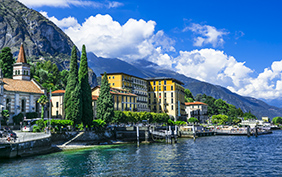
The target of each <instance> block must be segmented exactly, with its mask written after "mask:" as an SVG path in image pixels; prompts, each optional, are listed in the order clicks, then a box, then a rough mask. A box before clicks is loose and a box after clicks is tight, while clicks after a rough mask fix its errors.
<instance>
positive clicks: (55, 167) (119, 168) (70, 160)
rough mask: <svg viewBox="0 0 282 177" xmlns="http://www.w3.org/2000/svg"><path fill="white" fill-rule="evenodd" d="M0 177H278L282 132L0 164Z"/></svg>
mask: <svg viewBox="0 0 282 177" xmlns="http://www.w3.org/2000/svg"><path fill="white" fill-rule="evenodd" d="M0 176H17V177H18V176H28V177H29V176H282V131H280V130H279V131H274V132H273V134H269V135H261V136H259V137H257V138H256V137H249V138H248V137H246V136H209V137H200V138H198V139H196V141H193V140H192V139H179V142H178V143H177V144H173V145H171V144H162V143H154V144H148V145H146V144H141V145H140V147H139V148H138V147H137V146H136V144H126V145H111V146H97V147H94V148H90V149H84V150H74V151H64V152H59V153H53V154H48V155H42V156H36V157H28V158H20V159H11V160H0Z"/></svg>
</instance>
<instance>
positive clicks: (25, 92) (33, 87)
mask: <svg viewBox="0 0 282 177" xmlns="http://www.w3.org/2000/svg"><path fill="white" fill-rule="evenodd" d="M0 80H1V84H0V85H1V89H0V104H1V107H2V109H1V111H2V110H5V109H7V110H8V111H9V114H10V118H9V123H12V122H13V119H12V117H13V116H14V115H17V114H19V113H23V114H24V115H25V114H26V113H27V112H37V113H40V112H41V107H40V104H39V103H37V100H38V99H39V98H40V96H41V95H44V94H45V90H44V88H43V87H42V86H41V85H40V84H39V83H38V82H37V81H36V80H34V79H32V80H30V66H29V64H28V63H27V62H26V58H25V53H24V48H23V45H21V47H20V52H19V55H18V59H17V62H16V63H15V64H14V66H13V79H8V78H3V77H2V75H1V79H0Z"/></svg>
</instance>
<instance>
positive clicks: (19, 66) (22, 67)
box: [13, 44, 30, 81]
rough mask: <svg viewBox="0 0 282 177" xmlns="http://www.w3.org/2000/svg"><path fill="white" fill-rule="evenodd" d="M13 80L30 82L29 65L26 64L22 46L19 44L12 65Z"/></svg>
mask: <svg viewBox="0 0 282 177" xmlns="http://www.w3.org/2000/svg"><path fill="white" fill-rule="evenodd" d="M13 79H17V80H27V81H29V80H30V65H29V64H28V63H27V62H26V58H25V53H24V48H23V44H21V47H20V52H19V55H18V59H17V62H16V63H15V64H14V65H13Z"/></svg>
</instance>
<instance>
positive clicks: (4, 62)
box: [0, 47, 15, 79]
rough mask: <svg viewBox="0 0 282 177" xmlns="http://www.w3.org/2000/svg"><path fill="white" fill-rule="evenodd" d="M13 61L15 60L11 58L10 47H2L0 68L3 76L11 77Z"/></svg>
mask: <svg viewBox="0 0 282 177" xmlns="http://www.w3.org/2000/svg"><path fill="white" fill-rule="evenodd" d="M14 62H15V60H14V59H13V54H12V53H11V49H10V48H9V47H4V48H3V49H2V50H1V53H0V68H1V69H2V72H3V77H4V78H10V79H12V78H13V63H14Z"/></svg>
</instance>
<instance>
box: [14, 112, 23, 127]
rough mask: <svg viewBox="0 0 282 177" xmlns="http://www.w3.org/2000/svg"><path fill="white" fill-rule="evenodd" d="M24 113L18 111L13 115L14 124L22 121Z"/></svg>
mask: <svg viewBox="0 0 282 177" xmlns="http://www.w3.org/2000/svg"><path fill="white" fill-rule="evenodd" d="M23 118H24V115H23V114H22V113H19V114H18V115H15V116H13V122H14V123H15V124H16V125H20V122H22V121H23Z"/></svg>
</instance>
